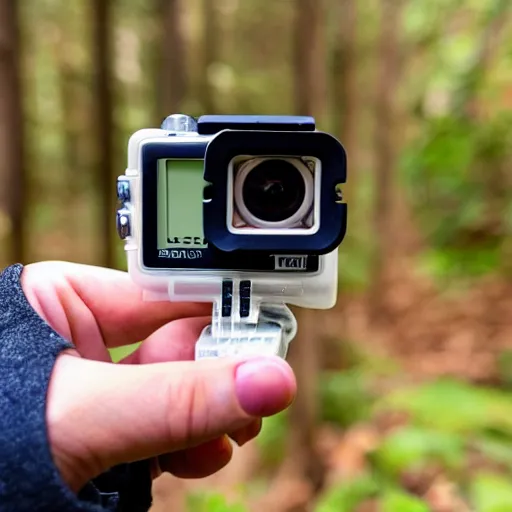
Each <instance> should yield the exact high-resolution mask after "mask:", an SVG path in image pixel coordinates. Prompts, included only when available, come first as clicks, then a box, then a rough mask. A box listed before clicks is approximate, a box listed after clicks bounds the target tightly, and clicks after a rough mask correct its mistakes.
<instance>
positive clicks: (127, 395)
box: [47, 354, 296, 490]
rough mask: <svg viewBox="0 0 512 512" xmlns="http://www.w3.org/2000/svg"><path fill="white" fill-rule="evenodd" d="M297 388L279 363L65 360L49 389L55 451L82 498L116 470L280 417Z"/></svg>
mask: <svg viewBox="0 0 512 512" xmlns="http://www.w3.org/2000/svg"><path fill="white" fill-rule="evenodd" d="M295 388H296V383H295V378H294V375H293V372H292V370H291V368H290V367H289V366H288V364H287V363H286V362H285V361H283V360H282V359H280V358H253V359H248V360H240V359H227V358H226V359H224V358H221V359H214V360H204V361H192V362H189V361H186V362H185V361H184V362H181V361H180V362H172V363H157V364H149V365H114V364H109V363H102V362H96V361H89V360H85V359H81V358H79V357H75V356H72V355H67V354H66V355H62V356H60V357H59V358H58V360H57V363H56V365H55V368H54V372H53V374H52V379H51V382H50V389H49V394H48V405H47V423H48V434H49V439H50V445H51V449H52V453H53V456H54V460H55V462H56V464H57V466H58V467H59V469H60V471H61V473H62V475H63V477H64V479H65V480H66V481H67V482H68V483H69V484H70V485H71V487H72V488H74V489H75V490H78V489H79V488H80V487H81V486H82V485H84V484H85V483H86V482H87V481H88V480H90V479H91V478H93V477H95V476H97V475H98V474H100V473H102V472H103V471H105V470H107V469H108V468H110V467H112V466H114V465H117V464H121V463H125V462H131V461H135V460H141V459H146V458H150V457H154V456H158V455H162V454H165V453H169V452H172V451H175V450H181V449H184V448H188V447H192V446H195V445H198V444H201V443H204V442H206V441H208V440H210V439H214V438H217V437H219V436H221V435H223V434H225V433H229V432H233V431H235V430H237V429H239V428H242V427H244V426H245V425H247V424H248V423H250V422H251V421H252V420H253V419H254V418H255V417H264V416H270V415H273V414H276V413H278V412H279V411H281V410H283V409H285V408H286V407H287V406H288V405H289V404H290V403H291V401H292V399H293V396H294V393H295Z"/></svg>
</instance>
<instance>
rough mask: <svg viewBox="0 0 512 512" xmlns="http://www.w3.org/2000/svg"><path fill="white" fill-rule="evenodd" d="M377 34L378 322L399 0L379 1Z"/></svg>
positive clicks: (388, 214)
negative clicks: (378, 35) (378, 33)
mask: <svg viewBox="0 0 512 512" xmlns="http://www.w3.org/2000/svg"><path fill="white" fill-rule="evenodd" d="M380 6H381V9H380V13H381V17H380V37H379V39H378V42H377V44H378V52H377V62H378V77H377V86H376V87H377V88H376V96H375V134H374V144H375V158H376V162H375V204H374V212H373V213H374V236H375V240H376V249H375V253H374V261H373V276H372V278H373V279H372V288H373V289H372V291H371V293H370V314H371V317H372V320H373V321H374V322H376V323H379V322H380V321H381V320H383V319H384V318H385V316H386V315H385V313H386V312H385V311H384V301H383V300H382V299H383V296H384V291H385V289H386V279H387V270H388V268H389V263H390V260H391V252H392V249H393V245H392V244H393V236H392V229H393V221H394V218H393V217H394V215H393V199H394V194H395V172H394V170H395V164H396V139H395V137H396V131H397V129H396V128H397V127H396V124H395V123H396V121H397V115H396V105H395V99H396V91H397V85H398V80H399V78H398V76H399V71H400V69H399V68H400V53H399V50H400V47H399V41H398V34H399V28H400V15H401V7H402V0H380Z"/></svg>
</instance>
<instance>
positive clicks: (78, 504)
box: [0, 265, 117, 512]
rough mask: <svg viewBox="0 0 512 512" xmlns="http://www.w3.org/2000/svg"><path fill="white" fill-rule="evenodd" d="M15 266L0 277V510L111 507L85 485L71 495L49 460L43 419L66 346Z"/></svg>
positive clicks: (92, 510) (113, 506) (113, 502)
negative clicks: (33, 304) (37, 309)
mask: <svg viewBox="0 0 512 512" xmlns="http://www.w3.org/2000/svg"><path fill="white" fill-rule="evenodd" d="M22 268H23V267H22V266H21V265H13V266H11V267H8V268H7V269H5V270H4V271H3V272H2V273H1V274H0V511H1V512H11V511H12V512H15V511H16V512H24V511H30V512H34V511H46V510H48V511H54V512H56V511H59V512H61V511H62V512H67V511H88V512H96V511H97V512H101V511H107V510H115V509H116V506H117V504H116V499H115V495H112V496H111V499H110V503H111V505H108V504H107V503H106V502H105V500H102V497H101V495H100V493H99V492H98V490H97V489H96V487H95V486H94V485H93V484H92V483H91V484H88V485H87V486H86V488H84V490H83V491H82V492H81V493H80V497H79V496H76V495H75V494H74V493H73V492H71V491H70V490H69V489H68V487H67V486H66V484H65V483H64V481H63V480H62V479H61V476H60V474H59V472H58V470H57V468H56V466H55V464H54V462H53V460H52V455H51V452H50V448H49V443H48V435H47V428H46V419H45V408H46V395H47V391H48V383H49V380H50V374H51V372H52V368H53V366H54V364H55V360H56V358H57V356H58V354H59V353H60V352H61V351H62V350H64V349H68V348H71V347H72V345H71V344H70V343H69V342H67V341H66V340H64V339H63V338H62V337H60V336H59V335H58V334H57V333H56V332H55V331H54V330H53V329H52V328H51V327H50V326H49V325H47V324H46V322H44V321H43V320H42V319H41V318H40V317H39V315H38V314H37V313H36V312H35V311H34V310H33V309H32V307H31V306H30V304H29V303H28V301H27V299H26V297H25V294H24V293H23V290H22V288H21V284H20V276H21V272H22Z"/></svg>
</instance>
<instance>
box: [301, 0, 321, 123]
mask: <svg viewBox="0 0 512 512" xmlns="http://www.w3.org/2000/svg"><path fill="white" fill-rule="evenodd" d="M295 5H296V15H295V16H296V18H295V31H294V38H295V44H294V66H295V105H296V110H297V113H298V114H300V115H315V116H316V117H317V118H318V119H319V120H322V119H323V117H324V116H325V113H326V109H327V102H326V100H327V75H326V41H325V30H324V25H325V23H324V14H325V12H324V7H325V5H324V0H296V3H295Z"/></svg>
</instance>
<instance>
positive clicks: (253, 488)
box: [153, 269, 512, 512]
mask: <svg viewBox="0 0 512 512" xmlns="http://www.w3.org/2000/svg"><path fill="white" fill-rule="evenodd" d="M399 270H400V271H399V272H396V276H398V277H397V278H395V279H392V280H391V282H390V283H389V286H388V287H387V288H386V289H387V290H388V292H387V293H386V294H385V296H384V304H385V321H384V322H383V323H382V325H381V326H380V327H379V328H375V327H372V322H370V320H369V315H368V307H367V302H368V301H367V297H365V296H354V297H350V296H345V297H343V296H342V297H341V298H340V301H339V303H338V305H337V306H336V308H335V309H333V310H331V311H329V312H327V313H324V312H322V313H321V315H322V319H323V320H325V322H324V323H323V325H325V332H324V335H325V337H326V339H327V341H325V343H324V346H323V348H324V349H325V350H324V356H325V357H324V361H323V363H324V364H323V368H324V371H325V372H329V371H330V372H336V373H338V374H343V371H341V370H348V372H349V373H350V370H351V367H350V365H351V364H352V363H348V365H347V361H346V357H345V362H343V358H344V356H343V351H340V346H342V344H343V343H344V341H343V340H350V341H347V343H350V344H354V342H357V346H358V347H359V348H361V349H362V350H363V351H365V352H366V353H371V354H373V356H374V355H375V354H378V355H377V358H382V359H381V360H382V361H393V362H394V363H396V364H397V366H398V368H399V371H392V372H390V373H389V374H388V373H387V372H386V371H384V372H381V371H380V370H376V371H374V370H370V372H373V373H375V375H372V379H371V382H372V386H373V391H374V393H373V395H372V400H374V399H375V397H376V396H378V397H379V398H378V400H380V401H381V402H382V400H384V401H386V400H388V397H389V396H391V395H393V393H395V391H397V390H398V391H399V392H402V391H404V390H405V392H406V393H407V392H409V390H410V387H411V386H418V385H421V384H422V383H427V386H428V383H433V382H434V383H435V382H437V380H438V379H440V378H441V379H443V378H452V379H453V381H450V382H452V383H453V382H455V383H457V382H461V383H462V382H463V383H468V385H471V386H475V388H474V389H475V390H476V389H480V388H481V387H483V388H485V389H493V388H492V387H493V386H494V387H495V388H496V387H501V388H503V381H504V379H505V380H506V381H507V383H508V385H510V379H511V369H512V368H511V364H510V353H511V352H510V351H511V350H512V283H507V282H504V281H503V278H501V279H494V278H488V279H485V280H484V281H482V282H481V283H480V284H479V285H478V286H475V287H472V288H471V289H467V290H464V291H457V292H454V291H453V290H451V291H446V290H448V288H447V287H444V290H445V291H441V290H440V289H439V287H436V286H434V285H433V284H432V282H431V281H429V280H428V279H424V278H421V277H420V276H417V275H414V276H412V275H411V274H407V272H404V271H403V269H399ZM329 340H331V341H329ZM332 340H335V342H334V343H333V341H332ZM339 340H342V342H341V343H339ZM507 352H508V354H509V359H508V366H507V365H506V364H501V366H500V361H501V359H502V358H503V355H504V354H506V353H507ZM373 356H372V357H373ZM378 360H379V359H378ZM333 361H334V363H333ZM378 364H379V363H378V362H377V365H378ZM359 371H360V372H361V373H363V372H364V370H363V369H360V370H357V369H356V372H359ZM335 382H337V381H335ZM343 382H344V381H339V385H335V388H336V387H338V388H339V389H341V388H342V387H343V385H344V384H343ZM350 386H353V384H350ZM436 386H437V387H436ZM356 387H357V386H356ZM339 389H338V390H339ZM351 390H352V388H350V387H349V391H348V395H347V394H345V395H343V390H342V391H341V395H340V398H339V402H341V403H338V404H337V405H336V406H338V407H339V408H340V409H343V407H344V406H345V405H346V407H347V408H350V407H354V404H353V403H350V402H351V399H353V398H354V396H355V400H356V401H357V400H362V401H364V400H365V396H366V395H364V394H362V395H361V394H360V389H356V388H354V390H353V391H354V392H353V393H352V391H351ZM468 390H469V391H468V392H467V393H466V388H464V387H463V386H462V387H460V386H458V385H457V384H455V385H452V384H450V383H448V384H446V383H445V384H443V383H442V382H441V384H439V385H438V384H434V385H433V386H432V387H431V388H428V387H427V388H424V389H423V390H422V391H418V392H417V394H416V395H414V394H412V395H410V396H409V397H408V398H406V401H408V404H407V407H405V408H404V410H407V412H404V410H402V411H400V408H398V410H395V409H393V408H391V409H390V410H387V411H386V410H384V412H377V413H376V414H374V413H372V414H366V415H363V416H361V415H360V414H359V413H354V415H353V416H354V417H353V418H349V420H348V421H346V418H345V419H344V420H343V421H342V423H343V424H342V425H340V424H336V422H334V423H333V422H332V421H322V423H321V424H319V425H318V428H317V432H316V435H315V443H316V445H317V446H316V449H317V453H318V456H319V457H321V458H322V464H323V467H324V468H325V475H324V482H323V489H322V491H321V492H320V493H319V492H318V490H315V489H313V488H312V486H311V483H310V482H308V481H307V480H305V479H300V478H299V479H297V478H296V477H294V476H293V475H295V474H296V471H295V469H296V468H290V465H293V464H294V462H293V461H290V460H287V459H286V457H284V458H283V460H282V461H280V462H279V463H278V464H277V465H275V466H274V467H273V469H272V470H270V471H269V470H266V469H265V461H264V460H263V459H265V456H264V454H262V446H261V444H258V442H253V443H249V444H248V445H247V446H244V447H243V448H241V449H240V448H236V449H235V453H234V457H233V461H232V462H231V464H230V465H229V466H228V467H226V468H225V469H223V470H222V471H221V472H219V473H218V474H217V475H214V476H212V477H210V478H207V479H205V480H202V481H200V482H186V481H180V480H177V479H174V478H173V477H171V476H169V475H164V476H163V477H162V478H161V479H159V480H158V481H157V482H156V483H155V491H154V494H155V505H154V507H153V509H154V511H155V512H160V511H162V512H163V511H164V510H165V511H167V510H173V511H184V510H193V511H194V512H201V511H203V510H204V511H215V512H224V511H237V512H238V511H244V510H251V511H260V510H265V512H299V511H304V512H306V511H310V510H311V511H313V510H314V511H322V512H328V511H331V510H332V511H336V512H345V511H347V512H352V511H353V512H379V511H386V512H387V511H388V510H389V511H403V512H409V511H411V512H416V511H418V512H422V511H426V512H428V511H432V512H469V511H476V512H481V511H482V512H484V511H485V512H487V511H493V512H494V511H496V512H497V511H498V510H499V511H502V510H503V511H504V510H512V505H510V503H512V485H511V486H510V488H507V489H506V490H505V491H503V489H501V488H500V485H501V486H502V487H503V485H502V484H503V480H500V479H499V478H500V475H505V476H504V478H505V481H506V479H509V481H510V482H512V479H511V477H512V453H511V452H510V439H511V437H509V436H512V423H511V421H512V418H509V420H507V421H506V422H505V423H503V422H502V419H503V415H505V414H507V415H508V414H510V413H511V412H512V409H510V408H508V409H507V412H506V413H505V407H508V406H507V404H506V403H505V402H504V401H500V400H501V398H502V397H500V398H497V399H496V400H495V398H494V397H493V398H490V399H489V400H490V401H486V400H487V398H482V397H480V396H479V395H478V393H479V392H478V391H475V390H473V388H468ZM335 391H336V389H335ZM343 396H345V397H348V399H347V400H348V403H347V404H344V403H342V402H343V400H344V398H343ZM480 398H482V400H480ZM319 400H320V398H319ZM493 400H495V401H494V402H492V401H493ZM491 402H492V403H491ZM509 402H510V403H509V405H510V404H512V400H510V401H509ZM473 407H474V408H475V410H473ZM487 407H489V411H491V410H492V412H489V411H487V410H484V409H485V408H487ZM457 408H459V409H460V410H459V409H457ZM453 411H455V412H453ZM471 411H472V412H471ZM356 412H357V411H356ZM452 412H453V414H452V415H451V413H452ZM348 414H349V415H350V414H352V413H351V412H350V411H349V412H348ZM422 415H423V417H422ZM493 415H494V416H493ZM495 417H496V418H495ZM411 418H413V420H412V421H411ZM493 418H494V419H493ZM495 419H496V421H495ZM493 422H494V423H493ZM411 424H412V427H411ZM457 425H458V426H457ZM409 427H410V428H409ZM459 427H460V428H459ZM269 428H275V427H274V424H272V426H271V427H269ZM408 428H409V430H407V429H408ZM401 429H405V430H401ZM396 431H398V437H397V438H396V439H395V438H394V437H393V433H394V432H396ZM488 431H492V432H494V431H499V432H500V435H501V434H502V435H503V436H505V441H506V442H505V444H503V445H499V442H501V441H503V436H502V437H500V438H499V440H498V441H497V442H498V444H497V445H495V446H494V445H493V444H492V443H494V442H495V441H496V439H498V438H495V437H492V438H489V437H488V436H487V432H488ZM401 433H403V436H402V438H401V437H400V435H402V434H401ZM267 435H268V433H267ZM275 435H278V434H275ZM415 436H416V437H415ZM418 436H419V437H418ZM390 439H391V440H392V441H390ZM397 439H398V440H397ZM280 440H281V442H282V443H284V442H285V441H286V434H285V435H284V437H281V438H280ZM461 440H462V442H464V443H465V444H464V447H463V448H461V450H462V451H461V454H462V452H463V455H462V458H463V462H460V464H458V463H454V464H455V466H454V465H453V464H452V462H453V460H452V461H450V460H448V459H449V458H450V455H449V454H452V455H453V457H454V460H455V459H457V456H456V455H455V454H456V453H458V452H457V450H458V448H457V447H459V448H460V446H459V445H458V444H457V443H459V442H460V441H461ZM500 440H501V441H500ZM393 442H396V443H398V444H396V446H394V445H393ZM389 443H391V444H389ZM400 443H403V444H400ZM482 443H483V444H482ZM434 445H438V450H439V451H440V452H442V454H441V455H439V453H438V454H437V455H435V454H434V455H435V456H433V457H431V455H432V453H431V452H429V453H428V454H427V453H426V452H428V451H429V450H434V452H435V451H436V449H435V448H428V447H429V446H431V447H433V446H434ZM271 446H272V445H271ZM483 446H485V447H487V448H488V447H489V446H494V448H496V447H497V452H496V451H495V452H492V453H491V451H492V450H491V451H489V450H487V448H486V450H487V451H486V450H484V449H483V448H481V447H483ZM500 446H501V448H500ZM386 447H387V448H389V449H390V450H391V454H390V453H387V452H386V449H387V448H386ZM503 450H508V452H507V455H506V457H504V456H503V453H504V451H503ZM374 452H376V453H377V456H376V457H377V463H376V464H377V466H375V461H372V453H374ZM484 452H485V453H484ZM397 454H398V455H397ZM397 457H398V458H399V457H402V458H403V459H404V460H398V459H396V458H397ZM408 458H412V459H413V460H412V461H411V460H409V462H411V463H410V464H408V463H407V459H408ZM461 460H462V459H461ZM370 467H371V468H373V470H375V467H377V468H378V469H379V471H380V470H381V469H383V468H384V469H383V470H384V472H386V471H387V472H388V473H389V472H390V471H391V472H392V473H393V475H394V476H393V478H392V480H393V481H394V482H395V484H396V489H400V491H399V492H402V491H403V492H404V493H406V494H404V495H400V494H399V495H398V497H397V495H396V494H391V495H389V494H387V495H386V496H387V498H385V497H383V494H382V493H383V492H384V494H386V492H387V491H384V489H386V488H387V487H386V485H384V487H382V485H381V483H379V484H378V485H377V487H376V488H374V489H373V491H371V488H372V484H371V483H369V481H366V480H365V478H366V477H367V476H368V474H369V471H370ZM398 467H399V469H400V471H398V472H396V471H395V470H396V469H397V468H398ZM370 472H371V471H370ZM489 472H490V475H491V476H490V478H491V480H490V482H491V483H490V484H489V480H488V479H487V480H486V478H488V473H489ZM475 475H476V476H475ZM486 475H487V476H486ZM495 477H496V478H497V480H496V481H495V480H492V479H493V478H495ZM475 479H476V480H475ZM482 479H483V480H482ZM482 481H483V482H484V483H483V484H482ZM343 482H359V483H358V484H357V485H359V487H357V485H356V486H355V488H351V490H347V489H348V487H346V486H345V487H343V485H342V486H341V488H340V485H341V484H340V483H343ZM365 482H366V483H365ZM496 482H497V483H496ZM365 485H366V486H367V487H368V489H366V491H367V492H366V491H364V488H365ZM482 485H483V489H484V490H483V491H482ZM486 485H487V486H488V487H489V492H488V493H487V494H486V491H485V489H487V487H486ZM493 486H494V487H493ZM496 486H497V488H498V490H496ZM337 487H338V488H340V490H339V491H336V488H337ZM343 489H344V490H343ZM500 489H501V491H500ZM502 491H503V492H504V493H505V494H504V497H503V500H505V501H507V500H510V501H508V505H506V506H505V508H492V506H491V505H490V506H489V507H488V508H485V507H486V505H485V504H486V503H487V502H486V501H485V500H486V499H487V501H489V500H491V501H492V500H496V499H498V501H497V502H496V503H498V506H499V504H500V503H501V502H499V497H498V498H496V496H499V495H500V492H502ZM209 492H214V493H217V494H214V495H213V496H212V497H210V498H208V499H209V500H210V501H208V499H207V498H204V497H203V499H202V501H201V500H199V501H197V499H198V498H197V497H196V501H193V500H192V501H191V499H192V498H193V497H194V496H195V495H196V494H197V493H199V495H201V493H204V496H207V495H208V493H209ZM336 492H338V495H336ZM365 492H366V494H365ZM340 493H341V494H340ZM343 493H345V494H343ZM358 493H360V499H358V498H357V496H358ZM221 494H222V495H224V497H225V500H227V501H226V502H224V501H223V499H221V498H220V497H219V496H220V495H221ZM342 495H343V497H340V496H342ZM333 496H334V497H333ZM336 496H338V497H337V498H336ZM354 496H356V497H354ZM365 496H366V497H365ZM407 496H413V497H414V499H418V500H419V501H418V502H417V503H416V502H414V503H413V502H409V501H408V499H409V498H408V497H407ZM482 496H483V497H482ZM487 496H491V498H487ZM493 496H494V498H493ZM191 497H192V498H191ZM230 500H231V501H233V500H235V501H237V500H238V502H241V503H243V504H244V505H243V506H242V505H240V508H237V507H236V506H234V505H233V506H230V505H229V504H228V503H229V502H231V501H230ZM337 500H338V501H337ZM351 500H352V501H351ZM393 500H395V501H393ZM396 500H398V501H396ZM400 500H405V501H400ZM471 500H473V501H471ZM475 503H477V504H475ZM423 506H425V508H421V507H423ZM507 506H508V507H509V508H506V507H507Z"/></svg>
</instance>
